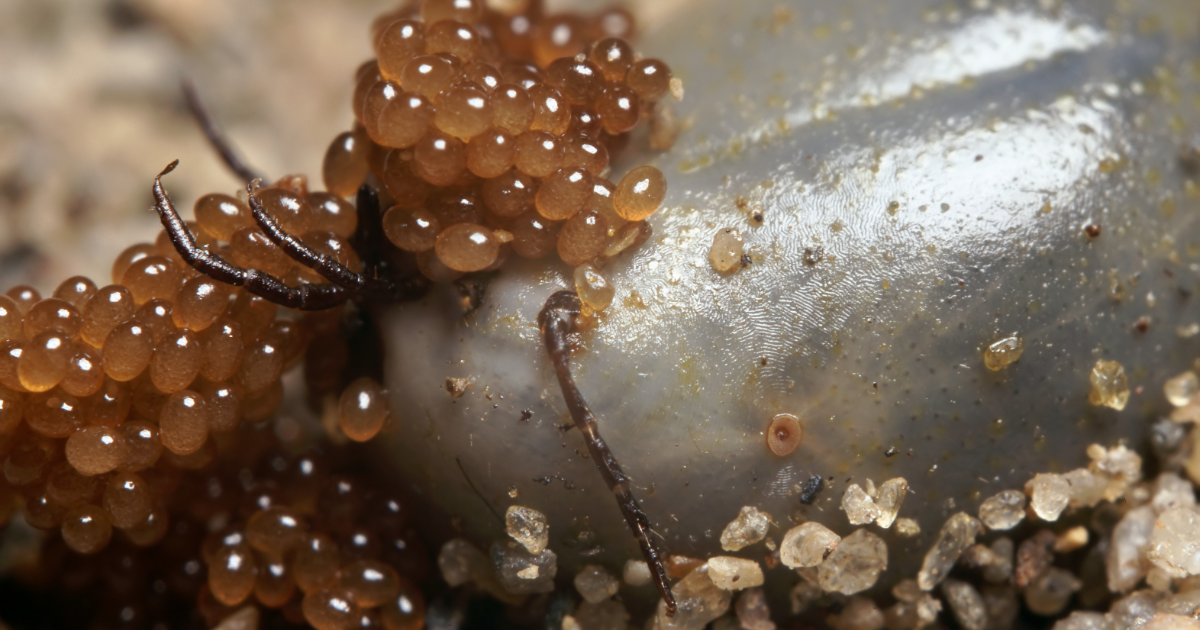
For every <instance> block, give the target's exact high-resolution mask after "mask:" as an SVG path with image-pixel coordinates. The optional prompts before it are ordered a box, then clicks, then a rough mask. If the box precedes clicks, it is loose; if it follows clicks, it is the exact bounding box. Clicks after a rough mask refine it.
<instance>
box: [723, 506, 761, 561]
mask: <svg viewBox="0 0 1200 630" xmlns="http://www.w3.org/2000/svg"><path fill="white" fill-rule="evenodd" d="M770 527H771V515H770V514H767V513H766V512H760V511H758V509H757V508H755V507H752V506H749V505H747V506H744V507H742V509H741V510H740V511H739V512H738V515H737V517H736V518H734V519H733V520H732V521H730V522H729V524H728V525H726V526H725V530H724V531H722V532H721V548H722V549H724V550H725V551H740V550H742V549H744V548H746V547H748V546H750V545H753V544H754V543H757V542H759V541H761V540H762V539H763V538H766V536H767V530H768V529H770Z"/></svg>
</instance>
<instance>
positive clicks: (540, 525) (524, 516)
mask: <svg viewBox="0 0 1200 630" xmlns="http://www.w3.org/2000/svg"><path fill="white" fill-rule="evenodd" d="M504 522H505V524H506V525H507V526H508V535H509V536H511V537H512V539H513V540H515V541H517V542H519V543H521V544H522V545H524V546H525V549H527V550H528V551H529V553H532V554H539V553H541V552H542V551H543V550H544V549H545V548H546V545H548V544H550V526H549V525H548V524H547V522H546V515H545V514H542V513H541V512H539V511H537V510H535V509H533V508H527V507H524V506H521V505H511V506H509V508H508V511H507V512H505V514H504Z"/></svg>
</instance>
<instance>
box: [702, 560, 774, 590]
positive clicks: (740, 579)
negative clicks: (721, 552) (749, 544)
mask: <svg viewBox="0 0 1200 630" xmlns="http://www.w3.org/2000/svg"><path fill="white" fill-rule="evenodd" d="M708 577H709V579H711V580H712V581H713V584H716V585H717V587H719V588H723V589H725V590H727V591H737V590H741V589H744V588H750V587H753V586H762V584H763V572H762V567H760V566H759V565H758V563H757V562H755V561H753V560H747V559H745V558H735V557H733V556H717V557H715V558H709V559H708Z"/></svg>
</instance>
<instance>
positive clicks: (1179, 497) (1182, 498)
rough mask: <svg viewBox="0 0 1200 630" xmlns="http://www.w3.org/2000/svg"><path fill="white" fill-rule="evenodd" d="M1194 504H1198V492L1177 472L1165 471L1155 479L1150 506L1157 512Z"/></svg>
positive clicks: (1188, 506)
mask: <svg viewBox="0 0 1200 630" xmlns="http://www.w3.org/2000/svg"><path fill="white" fill-rule="evenodd" d="M1194 505H1196V493H1195V491H1194V490H1193V489H1192V484H1191V483H1190V482H1189V481H1187V480H1186V479H1182V478H1180V477H1179V475H1176V474H1175V473H1171V472H1165V473H1162V474H1160V475H1159V476H1158V478H1157V479H1155V480H1154V489H1153V494H1151V497H1150V506H1151V507H1153V508H1154V511H1155V512H1157V513H1159V514H1162V513H1163V512H1166V511H1167V510H1170V509H1174V508H1190V507H1193V506H1194Z"/></svg>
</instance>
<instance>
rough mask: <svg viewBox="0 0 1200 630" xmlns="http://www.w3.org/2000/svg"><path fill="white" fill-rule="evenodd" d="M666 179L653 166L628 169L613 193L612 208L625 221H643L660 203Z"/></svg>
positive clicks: (665, 191)
mask: <svg viewBox="0 0 1200 630" xmlns="http://www.w3.org/2000/svg"><path fill="white" fill-rule="evenodd" d="M666 194H667V180H666V178H664V177H663V174H662V171H659V170H658V169H657V168H655V167H653V166H639V167H637V168H635V169H633V170H632V171H629V173H627V174H626V175H625V177H622V178H621V182H620V183H619V184H617V189H616V191H614V193H613V209H614V210H616V211H617V214H618V215H620V216H621V218H623V219H625V220H626V221H644V220H645V219H646V218H648V217H649V216H650V215H652V214H654V212H655V211H656V210H658V208H659V206H661V205H662V201H663V198H664V197H665V196H666Z"/></svg>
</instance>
